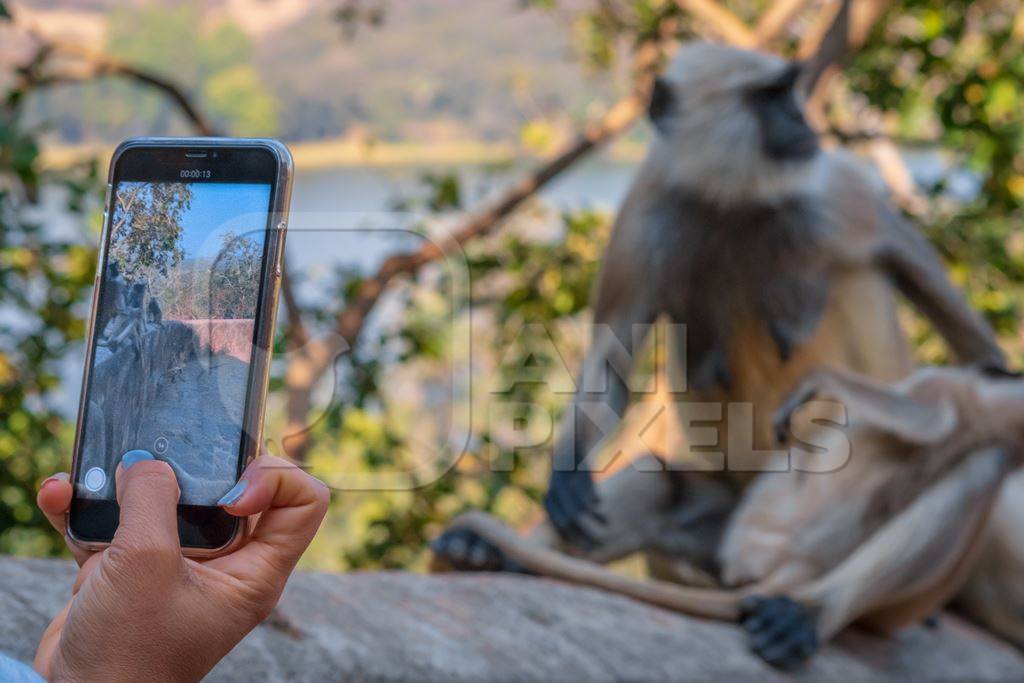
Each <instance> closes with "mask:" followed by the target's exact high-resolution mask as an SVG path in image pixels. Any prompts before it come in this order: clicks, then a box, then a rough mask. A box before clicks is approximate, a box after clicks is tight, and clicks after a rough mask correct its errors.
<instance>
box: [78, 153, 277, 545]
mask: <svg viewBox="0 0 1024 683" xmlns="http://www.w3.org/2000/svg"><path fill="white" fill-rule="evenodd" d="M199 146H202V147H224V148H230V147H254V146H255V147H263V148H265V149H267V150H268V151H270V152H272V153H273V154H274V155H275V157H276V158H277V161H278V174H277V179H276V182H275V189H274V194H273V197H272V198H271V205H270V217H269V220H268V225H270V226H271V229H270V233H271V234H270V235H268V238H267V239H268V246H267V262H268V263H269V264H270V266H269V267H268V268H265V269H264V270H265V274H264V281H263V286H264V290H263V291H264V292H265V294H266V295H265V296H264V297H263V299H262V301H261V302H260V308H259V311H258V320H259V325H258V326H257V329H256V346H257V349H259V350H260V351H261V352H259V353H257V354H256V360H255V362H254V365H253V366H252V368H251V371H250V373H249V384H248V387H247V389H246V391H247V397H248V399H249V405H250V406H255V408H254V409H250V410H249V412H248V413H247V414H246V415H245V416H244V418H243V425H242V433H243V436H244V437H247V438H245V439H244V440H245V444H244V452H243V455H242V461H243V462H244V463H245V465H248V464H249V462H251V461H252V460H253V459H254V458H255V457H256V456H257V455H259V449H260V444H261V443H262V442H263V418H264V413H265V410H266V403H267V401H266V399H267V384H268V382H269V379H270V362H271V356H272V349H273V341H274V330H275V326H276V323H277V304H278V296H279V294H280V289H281V276H282V270H281V268H282V263H283V259H284V244H285V237H286V235H287V231H288V207H289V205H290V203H291V191H292V176H293V173H294V162H293V161H292V155H291V152H290V151H289V150H288V148H287V147H285V145H284V144H283V143H281V142H279V141H278V140H272V139H268V138H214V137H183V138H168V137H139V138H130V139H128V140H125V141H124V142H122V143H121V144H120V145H118V147H117V149H115V150H114V154H113V156H112V157H111V159H110V166H109V169H108V171H107V188H106V194H105V197H104V200H103V201H104V204H103V207H104V208H103V231H102V233H101V236H100V249H101V251H100V253H99V255H98V258H97V264H96V275H95V278H94V280H93V295H92V305H91V311H90V314H89V325H88V335H87V336H86V356H85V357H86V359H89V358H92V355H93V348H92V347H93V344H94V343H95V341H96V340H95V338H94V334H93V332H94V328H95V325H96V314H97V304H98V297H99V282H100V275H101V272H100V269H101V268H102V264H103V262H104V261H105V257H106V253H105V250H106V245H107V231H108V230H109V229H110V220H109V219H110V216H109V215H108V213H109V211H110V206H111V204H110V202H111V199H112V196H111V195H112V193H113V182H114V168H115V166H116V165H117V161H118V159H120V157H121V155H122V154H124V152H125V151H127V150H129V149H134V148H138V147H165V148H166V147H199ZM90 365H91V364H90V363H89V362H86V364H85V366H86V367H85V371H84V372H83V376H82V390H81V397H82V398H81V399H80V400H79V406H78V418H77V422H76V425H75V444H74V452H73V457H72V462H71V480H72V482H77V481H78V467H79V462H78V461H79V457H78V453H79V450H80V448H81V443H80V440H81V437H82V429H81V427H82V420H83V418H84V416H85V408H86V403H85V393H86V389H87V387H88V386H89V372H90V367H89V366H90ZM243 469H244V467H243ZM252 523H253V520H252V519H251V518H248V519H245V520H242V522H241V523H240V524H239V525H238V528H237V530H236V532H235V534H234V535H233V536H232V537H231V539H230V540H229V541H228V542H227V543H225V544H224V545H222V546H221V547H219V548H195V547H182V553H183V554H184V555H186V556H189V557H200V558H209V557H217V556H219V555H225V554H227V553H230V552H231V551H233V550H234V549H235V548H237V547H238V546H240V545H241V544H242V543H244V541H245V539H246V537H248V535H249V533H250V532H251V530H252ZM65 528H66V529H67V533H66V536H67V539H68V541H69V542H70V543H73V544H74V545H76V546H78V547H81V548H84V549H86V550H89V551H98V550H103V549H104V548H106V547H107V546H108V545H110V544H109V543H106V542H94V541H85V540H81V539H78V538H75V537H74V535H73V533H72V531H71V525H70V522H69V520H68V519H67V515H65Z"/></svg>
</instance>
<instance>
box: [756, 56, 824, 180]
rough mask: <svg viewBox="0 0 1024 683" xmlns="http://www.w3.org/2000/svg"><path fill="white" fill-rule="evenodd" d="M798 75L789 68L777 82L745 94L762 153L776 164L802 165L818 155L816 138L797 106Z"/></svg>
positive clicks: (758, 87)
mask: <svg viewBox="0 0 1024 683" xmlns="http://www.w3.org/2000/svg"><path fill="white" fill-rule="evenodd" d="M799 75H800V69H799V67H798V66H796V65H793V66H792V67H790V68H789V69H787V70H786V72H785V73H784V74H783V75H782V76H781V77H780V78H779V79H777V80H775V81H773V82H771V83H768V84H767V85H761V86H757V87H756V88H753V89H751V90H750V91H749V92H748V93H747V98H746V100H747V103H748V105H749V106H750V107H752V108H753V110H754V114H755V115H756V116H757V121H758V124H759V125H760V128H761V142H762V147H763V149H764V153H765V154H766V155H767V156H768V157H769V158H771V159H775V160H776V161H804V160H807V159H810V158H811V157H813V156H814V155H815V154H816V153H817V152H818V136H817V134H816V133H815V132H814V131H813V130H812V129H811V127H810V126H809V125H808V124H807V119H806V118H804V113H803V111H802V110H801V108H800V105H799V103H798V102H797V96H796V88H795V86H796V81H797V77H798V76H799Z"/></svg>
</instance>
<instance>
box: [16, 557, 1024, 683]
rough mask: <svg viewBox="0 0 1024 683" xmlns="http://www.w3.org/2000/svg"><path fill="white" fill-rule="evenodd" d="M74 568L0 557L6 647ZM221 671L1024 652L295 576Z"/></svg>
mask: <svg viewBox="0 0 1024 683" xmlns="http://www.w3.org/2000/svg"><path fill="white" fill-rule="evenodd" d="M74 570H75V567H74V565H72V564H71V563H69V562H63V561H56V560H22V559H15V558H0V615H2V617H0V651H3V652H5V653H8V654H11V655H12V656H14V657H17V658H19V659H23V660H30V659H31V657H32V653H33V651H34V650H35V645H36V642H37V641H38V639H39V636H40V634H41V633H42V631H43V628H44V627H45V626H46V624H47V622H48V621H49V619H50V617H51V616H52V615H53V614H55V613H56V612H57V611H58V610H59V609H60V608H61V607H62V605H63V603H64V601H65V599H66V597H67V595H68V591H69V588H70V585H71V579H72V577H73V575H74ZM210 680H213V681H254V680H296V681H321V680H338V681H363V682H382V683H383V682H385V681H388V682H390V681H416V682H417V683H433V682H435V681H436V682H439V683H440V682H442V681H445V682H449V681H450V682H454V683H458V682H463V681H465V682H469V681H473V682H480V681H483V682H487V681H502V682H504V681H509V682H512V681H515V682H519V681H522V682H524V683H525V682H528V681H530V682H532V681H537V682H541V681H543V682H549V683H557V682H562V681H564V682H566V683H576V682H577V681H595V682H602V681H731V682H734V683H741V682H743V681H752V682H753V681H757V682H761V681H788V680H802V681H803V680H806V681H844V682H850V683H854V682H857V681H894V682H895V681H908V680H913V681H949V682H951V683H952V682H954V681H956V682H960V681H1021V680H1024V656H1022V655H1021V654H1020V653H1018V652H1017V651H1016V650H1015V649H1013V648H1011V647H1010V646H1008V645H1005V644H1003V643H1001V642H1000V641H998V640H996V639H995V638H992V637H990V636H988V635H986V634H984V633H982V632H980V631H978V630H977V629H975V628H973V627H972V626H970V625H968V624H966V623H964V622H963V621H961V620H959V619H957V618H955V617H953V616H944V617H943V618H942V620H941V622H940V625H939V627H938V628H936V629H932V630H929V629H925V628H914V629H909V630H907V631H905V632H903V633H902V634H900V635H899V636H898V637H897V638H894V639H884V638H879V637H875V636H871V635H868V634H865V633H860V632H856V631H850V632H847V633H845V634H843V635H842V636H841V637H840V638H839V639H838V640H837V641H836V642H835V643H833V644H832V645H830V646H829V647H828V648H826V649H825V650H824V651H823V652H822V653H820V654H819V655H818V656H817V658H815V659H814V660H813V662H812V663H811V664H810V666H808V667H807V668H806V669H805V670H804V671H802V672H801V673H800V674H798V675H796V676H788V675H783V674H780V673H778V672H775V671H773V670H772V669H770V668H768V667H767V666H765V665H764V664H763V663H761V661H760V660H758V659H756V658H755V657H753V656H752V655H750V654H749V653H748V652H747V649H746V646H745V644H744V640H743V636H742V634H741V633H740V631H739V630H738V629H737V628H736V627H734V626H731V625H728V624H719V623H714V622H707V621H701V620H697V619H689V618H686V617H682V616H679V615H676V614H672V613H670V612H666V611H663V610H660V609H657V608H654V607H649V606H647V605H643V604H640V603H637V602H634V601H632V600H629V599H626V598H621V597H618V596H615V595H608V594H606V593H602V592H600V591H596V590H590V589H584V588H576V587H572V586H568V585H565V584H561V583H557V582H554V581H548V580H543V579H533V578H528V577H519V576H509V575H483V574H481V575H446V576H423V575H417V574H408V573H401V572H383V573H356V574H349V575H333V574H321V573H312V572H304V573H299V574H297V575H296V576H295V577H294V578H293V579H292V581H291V583H290V584H289V586H288V589H287V591H286V592H285V598H284V600H283V601H282V603H281V606H280V608H279V609H278V611H277V612H276V613H275V615H274V617H273V618H271V619H270V620H269V621H268V622H267V623H265V624H263V625H262V626H260V627H259V628H258V629H256V631H254V632H253V633H252V634H251V635H250V636H249V637H248V638H246V639H245V641H243V642H242V643H241V645H239V646H238V647H237V648H236V649H235V650H234V651H233V652H232V653H231V654H230V655H229V656H228V657H227V658H226V659H225V660H224V661H223V662H221V664H220V665H219V666H218V667H217V668H216V669H215V670H214V671H213V673H212V674H211V676H210Z"/></svg>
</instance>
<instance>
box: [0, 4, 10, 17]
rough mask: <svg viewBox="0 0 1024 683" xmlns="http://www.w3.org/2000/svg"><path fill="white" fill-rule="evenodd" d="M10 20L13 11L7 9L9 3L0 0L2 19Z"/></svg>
mask: <svg viewBox="0 0 1024 683" xmlns="http://www.w3.org/2000/svg"><path fill="white" fill-rule="evenodd" d="M10 20H11V12H10V10H8V9H7V5H6V3H4V0H0V21H10Z"/></svg>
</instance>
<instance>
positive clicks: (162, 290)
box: [77, 182, 271, 505]
mask: <svg viewBox="0 0 1024 683" xmlns="http://www.w3.org/2000/svg"><path fill="white" fill-rule="evenodd" d="M270 190H271V188H270V185H262V184H232V183H166V182H122V183H119V184H118V185H117V187H115V188H114V206H113V207H112V208H113V214H112V218H111V223H110V228H109V231H108V235H109V236H108V242H107V248H106V261H105V263H104V264H102V279H101V283H100V292H99V303H98V308H97V313H96V323H95V333H94V334H95V340H96V341H95V343H94V345H93V349H94V351H93V357H92V358H91V359H90V361H89V362H90V363H91V365H90V373H89V385H88V387H87V388H86V405H85V413H84V415H83V419H82V425H83V430H84V431H83V433H82V440H81V448H80V451H79V453H80V465H79V467H78V470H77V488H78V492H79V495H81V496H84V497H87V498H101V499H108V500H113V498H114V483H113V479H114V472H115V470H116V469H117V465H118V463H120V461H121V457H122V456H123V455H124V454H125V453H126V452H128V451H130V450H134V449H144V450H146V451H149V452H150V453H152V454H153V455H154V457H156V458H158V459H161V460H165V461H167V462H168V463H170V465H171V467H173V468H174V471H175V473H176V474H177V477H178V484H179V486H180V487H181V499H180V503H181V504H185V505H213V504H215V503H216V501H217V500H218V499H219V498H220V497H221V496H222V495H223V494H224V492H226V491H227V490H228V489H230V488H231V486H232V485H233V484H234V482H235V478H236V476H237V467H238V459H239V455H240V451H241V446H242V426H243V422H242V417H243V413H244V411H245V401H246V391H247V386H248V380H249V367H250V364H251V362H252V356H253V334H254V328H255V317H256V315H257V310H258V307H259V296H260V278H261V265H262V261H263V249H264V243H265V241H266V239H265V238H266V227H267V226H266V222H267V212H268V211H269V206H270Z"/></svg>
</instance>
